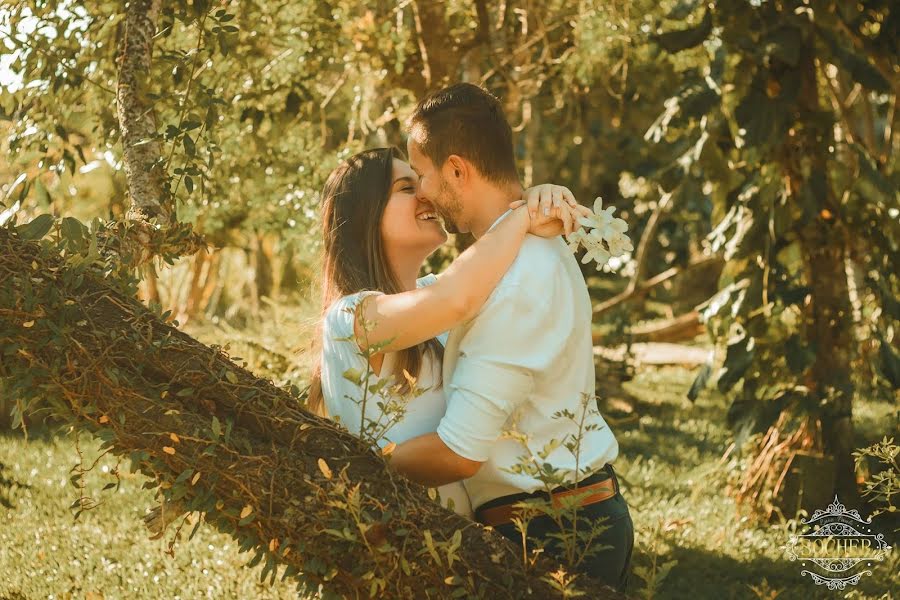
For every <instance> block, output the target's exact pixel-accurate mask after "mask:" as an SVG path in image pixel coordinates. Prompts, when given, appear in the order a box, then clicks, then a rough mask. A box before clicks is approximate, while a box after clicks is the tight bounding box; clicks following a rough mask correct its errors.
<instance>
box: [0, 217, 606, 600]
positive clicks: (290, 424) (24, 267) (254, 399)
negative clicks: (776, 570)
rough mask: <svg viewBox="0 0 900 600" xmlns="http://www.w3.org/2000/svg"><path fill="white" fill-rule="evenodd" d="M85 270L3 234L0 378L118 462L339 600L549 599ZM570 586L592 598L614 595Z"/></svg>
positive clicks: (419, 492)
mask: <svg viewBox="0 0 900 600" xmlns="http://www.w3.org/2000/svg"><path fill="white" fill-rule="evenodd" d="M81 275H82V277H81V278H79V277H77V274H76V273H75V271H74V270H73V268H72V267H70V266H68V265H66V264H64V262H63V260H62V259H61V258H60V257H59V256H58V255H56V254H53V255H50V256H47V255H46V252H42V250H41V247H40V245H39V244H38V243H35V242H26V241H23V240H21V239H19V238H18V237H17V235H16V234H15V233H13V232H11V231H7V230H5V229H0V339H2V343H0V377H12V379H11V381H12V382H13V383H14V384H15V386H16V387H15V389H14V390H13V393H18V394H22V395H26V396H29V395H30V397H32V398H42V399H45V400H46V401H48V402H51V403H52V404H53V405H54V406H55V407H56V411H57V413H58V414H59V416H63V417H64V418H67V419H68V420H70V421H71V422H72V423H73V424H75V425H76V426H78V427H79V428H82V429H84V430H87V431H90V432H92V433H93V434H95V435H97V436H98V437H100V438H101V439H103V440H104V441H105V442H106V444H105V446H108V447H110V448H111V449H112V451H113V452H115V453H117V454H119V455H127V456H130V457H131V459H132V463H133V464H134V465H135V466H136V467H137V468H138V469H140V470H141V471H142V472H143V473H145V474H147V475H150V476H152V477H155V478H157V480H158V481H159V482H160V483H161V484H162V487H163V488H164V489H166V490H167V494H168V495H169V496H170V499H172V500H181V501H182V502H186V503H187V505H188V508H189V509H190V510H197V511H200V512H202V513H205V515H206V519H207V521H209V522H211V523H213V524H214V525H215V526H216V527H217V528H218V529H220V530H222V531H225V532H227V533H230V534H232V535H234V536H235V537H236V538H238V541H239V542H240V546H241V548H242V549H256V550H257V551H258V553H259V554H260V556H261V557H263V558H266V559H267V563H271V565H273V566H274V565H275V564H276V561H277V563H278V564H287V565H288V566H289V567H293V568H294V569H295V570H299V571H301V572H302V578H301V581H305V582H307V583H309V584H311V585H312V586H313V587H316V586H318V585H319V584H321V585H323V586H324V587H325V589H327V590H329V591H330V592H333V593H334V594H337V595H341V596H344V597H370V594H371V595H374V596H375V597H390V598H417V599H418V598H444V597H450V594H451V593H452V592H454V591H456V590H460V589H461V590H463V591H464V596H465V597H496V598H552V597H559V593H558V592H556V591H554V590H553V589H552V588H551V586H550V585H549V584H548V583H547V582H545V581H544V580H543V579H542V577H543V576H545V575H546V574H548V573H552V572H553V571H555V570H556V566H555V565H554V564H552V563H551V562H550V561H548V560H547V559H543V560H541V561H539V562H538V563H537V565H536V566H535V567H534V568H533V569H529V570H526V568H525V567H524V566H523V564H522V558H521V551H519V550H517V549H516V548H515V547H514V546H513V545H512V544H511V543H509V542H508V541H507V540H505V539H504V538H502V537H501V536H500V535H499V534H496V533H494V532H492V531H490V530H488V529H485V528H483V527H482V526H480V525H478V524H475V523H472V522H470V521H468V520H466V519H464V518H462V517H460V516H458V515H456V514H454V513H452V512H450V511H448V510H446V509H444V508H442V507H440V506H439V505H438V504H437V503H435V502H433V501H432V500H430V499H429V497H428V495H427V494H426V490H425V489H424V488H422V487H421V486H418V485H415V484H413V483H411V482H409V481H408V480H405V479H404V478H402V477H400V476H398V475H396V474H394V473H392V472H391V471H390V470H388V469H387V468H386V463H385V461H384V460H383V459H382V457H381V456H379V455H377V454H375V453H374V452H373V451H372V450H371V449H370V448H369V447H368V446H367V445H366V444H365V443H364V442H363V441H361V440H360V439H358V438H356V437H355V436H353V435H351V434H349V433H348V432H346V431H344V430H342V429H340V428H338V427H337V426H336V425H335V424H334V423H332V422H330V421H328V420H326V419H321V418H319V417H316V416H314V415H312V414H310V413H308V412H306V411H304V410H303V409H301V408H300V400H299V398H297V397H295V396H294V395H292V394H291V393H289V392H287V391H285V390H282V389H280V388H277V387H275V386H274V385H273V384H272V383H271V382H269V381H262V380H260V379H258V378H256V377H255V376H254V375H253V374H252V373H250V372H248V371H247V370H246V369H243V368H242V367H240V366H238V365H237V364H235V363H234V362H232V361H231V360H229V358H228V357H227V355H226V354H225V353H224V352H222V351H221V350H220V349H213V348H209V347H207V346H204V345H203V344H201V343H199V342H197V341H196V340H194V339H193V338H191V337H190V336H188V335H186V334H185V333H183V332H181V331H179V330H177V329H174V328H172V327H170V326H168V325H166V324H165V323H162V322H161V321H160V319H159V318H158V317H157V316H156V315H154V314H153V313H151V312H150V311H149V310H147V309H146V308H145V307H144V306H143V305H142V304H141V303H140V302H139V301H137V300H136V299H134V298H131V297H126V296H124V295H122V294H120V293H118V292H117V291H116V290H114V289H113V288H112V287H110V286H109V285H108V284H106V283H105V282H104V281H103V280H102V278H101V277H100V276H98V275H96V274H95V273H94V272H93V271H91V270H90V269H88V270H87V271H85V272H84V273H82V274H81ZM79 279H80V281H79ZM457 531H459V532H460V534H461V537H459V538H458V542H459V543H458V546H457V547H456V549H455V555H456V558H455V560H454V561H452V562H450V561H448V557H447V554H448V548H447V547H448V546H449V545H451V544H452V540H453V538H454V534H455V533H456V532H457ZM460 534H457V535H460ZM429 540H431V541H429ZM448 563H449V564H448ZM274 574H275V571H274V570H273V571H272V577H273V578H274ZM376 582H381V584H377V583H376ZM578 582H579V584H580V585H579V587H580V588H581V589H586V590H590V593H591V597H592V598H600V597H608V598H617V597H623V596H621V595H619V594H617V593H615V592H614V591H612V590H609V589H608V588H604V587H603V586H601V585H600V584H598V583H596V582H593V581H591V580H589V579H587V578H585V577H579V579H578ZM375 585H381V586H382V587H380V588H373V586H375ZM373 589H375V590H376V591H374V592H373Z"/></svg>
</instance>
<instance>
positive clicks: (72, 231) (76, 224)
mask: <svg viewBox="0 0 900 600" xmlns="http://www.w3.org/2000/svg"><path fill="white" fill-rule="evenodd" d="M60 231H61V232H62V237H63V239H65V240H67V241H69V242H72V243H73V244H74V245H76V246H77V245H80V244H81V242H82V241H83V240H84V237H85V233H86V232H87V228H86V227H85V226H84V225H83V224H82V223H81V221H79V220H78V219H76V218H74V217H63V220H62V224H61V227H60Z"/></svg>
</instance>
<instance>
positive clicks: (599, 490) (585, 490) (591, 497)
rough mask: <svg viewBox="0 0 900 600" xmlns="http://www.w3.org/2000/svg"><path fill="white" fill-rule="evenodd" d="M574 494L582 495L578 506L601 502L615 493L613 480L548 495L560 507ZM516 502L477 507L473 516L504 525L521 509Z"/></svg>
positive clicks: (480, 521)
mask: <svg viewBox="0 0 900 600" xmlns="http://www.w3.org/2000/svg"><path fill="white" fill-rule="evenodd" d="M576 494H579V495H583V497H582V498H581V501H580V502H579V503H578V505H579V506H588V505H590V504H596V503H597V502H603V501H604V500H608V499H610V498H612V497H613V496H615V495H616V485H615V481H614V480H613V478H612V477H610V478H609V479H604V480H603V481H599V482H597V483H593V484H591V485H585V486H583V487H579V488H576V489H572V490H564V491H562V492H556V493H553V494H551V495H550V499H551V502H552V503H553V508H559V507H561V506H562V502H561V501H562V499H563V498H566V497H567V496H574V495H576ZM517 503H518V501H517V502H511V503H510V504H501V505H500V506H492V507H490V508H482V509H479V510H477V511H476V513H475V518H476V519H477V520H478V522H479V523H481V524H483V525H490V526H491V527H497V526H498V525H506V524H507V523H510V522H512V520H513V518H514V517H517V516H519V513H520V512H521V510H522V509H521V508H519V507H514V506H513V505H514V504H517Z"/></svg>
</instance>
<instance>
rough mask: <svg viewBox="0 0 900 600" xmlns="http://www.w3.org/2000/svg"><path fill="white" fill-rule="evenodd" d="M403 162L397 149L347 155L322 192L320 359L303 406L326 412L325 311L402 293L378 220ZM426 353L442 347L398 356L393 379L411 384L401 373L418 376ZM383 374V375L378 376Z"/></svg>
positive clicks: (437, 353)
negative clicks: (360, 298)
mask: <svg viewBox="0 0 900 600" xmlns="http://www.w3.org/2000/svg"><path fill="white" fill-rule="evenodd" d="M395 158H399V159H401V160H403V159H404V156H403V154H402V153H401V152H400V151H399V150H398V149H397V148H375V149H373V150H366V151H364V152H360V153H359V154H356V155H354V156H351V157H350V158H348V159H347V160H346V161H344V162H343V163H342V164H341V165H340V166H338V167H337V168H336V169H335V170H334V171H332V172H331V175H329V176H328V180H327V181H326V182H325V187H324V188H323V190H322V234H323V254H324V257H323V269H322V317H323V318H322V319H320V320H319V325H318V328H317V333H316V339H317V344H316V345H315V346H314V351H315V352H317V354H318V358H317V360H316V366H315V369H314V371H313V376H312V381H311V382H310V388H309V398H308V400H307V408H309V410H311V411H313V412H315V413H318V414H324V413H325V410H324V405H325V399H324V397H323V395H322V355H321V351H322V323H323V321H324V316H325V313H326V311H327V310H328V308H329V307H330V306H331V305H332V304H333V303H334V302H335V301H336V300H337V299H339V298H341V297H343V296H346V295H348V294H355V293H356V292H360V291H363V290H377V291H379V292H384V293H385V294H397V293H400V292H402V291H404V290H403V289H402V288H401V286H400V283H399V281H398V279H397V276H396V274H395V273H394V271H393V269H391V266H390V264H388V261H387V257H386V254H385V251H384V242H383V240H382V238H381V218H382V216H383V215H384V207H385V206H386V205H387V203H388V200H389V199H390V195H391V186H392V184H393V164H394V159H395ZM425 352H432V353H433V356H434V357H435V359H436V360H440V359H441V357H442V356H443V347H442V346H441V344H440V342H438V341H437V340H436V339H431V340H428V341H427V342H424V343H422V344H419V345H418V346H413V347H411V348H407V349H405V350H400V351H398V352H397V360H396V361H395V362H394V365H395V367H394V372H393V373H392V375H394V376H395V378H397V381H398V382H400V383H402V385H403V388H401V393H404V392H406V391H408V389H409V384H408V383H407V382H406V380H405V378H404V377H402V373H403V370H404V369H405V370H406V371H407V372H408V373H410V374H412V375H413V376H415V377H418V376H419V372H420V370H421V368H422V362H423V356H424V355H425ZM385 375H386V374H384V373H382V376H385Z"/></svg>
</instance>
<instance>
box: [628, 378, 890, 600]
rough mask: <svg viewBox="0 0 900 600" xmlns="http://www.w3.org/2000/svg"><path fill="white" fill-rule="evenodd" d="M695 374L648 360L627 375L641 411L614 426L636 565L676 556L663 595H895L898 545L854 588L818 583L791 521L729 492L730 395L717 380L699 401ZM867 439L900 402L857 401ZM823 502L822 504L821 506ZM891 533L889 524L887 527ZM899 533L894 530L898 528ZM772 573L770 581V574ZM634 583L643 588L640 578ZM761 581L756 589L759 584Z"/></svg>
mask: <svg viewBox="0 0 900 600" xmlns="http://www.w3.org/2000/svg"><path fill="white" fill-rule="evenodd" d="M692 381H693V374H692V373H691V372H690V371H688V370H686V369H683V368H676V367H664V368H647V369H644V370H642V371H640V372H639V373H637V376H636V377H635V379H634V380H633V381H631V382H628V383H626V384H625V387H626V389H627V390H628V391H629V392H631V393H632V394H634V395H635V396H636V397H637V398H638V399H639V400H640V402H639V403H638V405H637V406H638V408H637V414H638V416H639V419H638V420H636V421H632V422H622V423H620V424H619V425H612V427H613V431H614V432H615V433H616V437H617V439H618V440H619V444H620V451H619V458H618V459H617V461H616V463H615V464H616V469H617V472H619V473H621V479H622V488H623V494H624V495H625V497H626V499H627V500H628V502H629V505H630V508H631V512H632V518H633V520H634V522H635V529H636V538H637V539H636V553H637V555H636V557H635V559H634V560H635V561H636V563H637V564H638V565H641V566H648V565H649V564H651V561H652V560H654V557H655V560H656V563H657V564H658V565H661V564H664V563H666V562H667V561H673V560H674V561H677V564H675V565H674V566H673V567H672V568H671V571H670V572H669V573H668V575H667V576H666V577H665V579H664V580H663V581H662V583H661V585H660V587H659V589H658V594H657V595H656V596H655V597H656V598H661V599H662V598H678V599H681V598H703V599H705V598H716V599H727V598H772V597H774V596H773V595H772V594H774V593H776V592H777V598H778V599H779V600H787V599H793V598H797V599H804V600H805V599H809V598H893V597H894V596H897V595H898V591H900V587H898V581H900V578H898V576H897V575H898V565H900V562H898V554H900V553H898V552H896V551H895V552H894V553H893V563H892V564H888V563H887V562H886V563H882V564H881V565H879V566H878V567H877V568H875V569H873V575H872V576H870V577H869V576H867V577H864V578H863V579H862V580H861V581H860V583H859V584H858V585H857V586H856V587H855V588H854V589H852V590H850V589H849V588H848V590H845V591H844V592H840V591H829V590H827V589H824V588H823V587H821V586H819V587H818V588H817V586H815V585H814V584H813V583H812V582H811V581H810V580H809V578H808V577H806V576H801V574H800V568H799V566H798V565H797V564H796V563H792V562H790V561H789V560H788V559H787V558H785V557H784V555H783V550H782V546H783V545H785V544H786V543H787V542H788V536H789V530H788V526H789V524H788V523H784V522H783V523H774V524H765V523H762V524H761V523H757V522H755V521H754V520H753V519H751V518H749V516H748V515H747V514H746V511H745V510H743V509H742V508H741V507H739V506H737V505H736V503H735V502H734V501H733V500H732V499H731V498H730V497H728V496H727V495H726V494H725V493H724V491H723V490H724V488H725V486H726V482H727V478H728V473H729V471H731V472H732V473H733V472H734V470H735V469H738V468H740V462H738V461H733V462H729V463H725V464H723V463H722V462H721V461H720V459H721V457H722V455H723V454H724V452H725V449H726V448H727V447H728V445H729V443H730V436H729V433H728V430H727V428H726V426H725V411H726V406H727V404H726V402H725V400H724V399H723V398H722V397H721V395H719V394H718V393H717V392H715V391H714V390H713V389H712V388H710V389H708V390H706V391H704V393H703V394H701V396H700V397H699V398H698V399H697V402H696V404H691V402H690V401H689V400H687V398H686V396H685V394H686V391H687V389H688V388H689V387H690V385H691V382H692ZM855 410H856V414H857V419H856V429H857V437H858V443H859V445H863V444H867V443H869V442H872V441H875V440H877V439H880V438H881V437H882V436H883V435H885V434H886V433H888V432H889V429H890V428H891V427H892V426H891V425H890V424H891V423H892V422H894V423H895V422H896V420H895V419H896V417H894V416H893V413H894V411H896V408H895V407H894V406H893V405H891V404H888V403H885V402H881V403H877V402H863V403H861V404H860V405H859V406H857V407H856V409H855ZM822 508H823V509H824V508H825V507H824V506H823V507H822ZM879 531H882V532H883V533H885V534H886V536H889V534H890V532H889V531H887V530H879ZM895 540H896V537H895ZM764 581H765V583H763V582H764ZM633 583H636V584H638V585H636V586H634V587H633V588H631V590H630V591H632V592H633V593H635V594H636V595H639V596H641V595H643V593H644V592H643V590H642V589H641V588H642V586H641V585H640V584H641V583H642V582H641V581H635V582H633ZM754 587H755V588H756V589H757V590H759V592H756V591H754V589H753V588H754Z"/></svg>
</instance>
